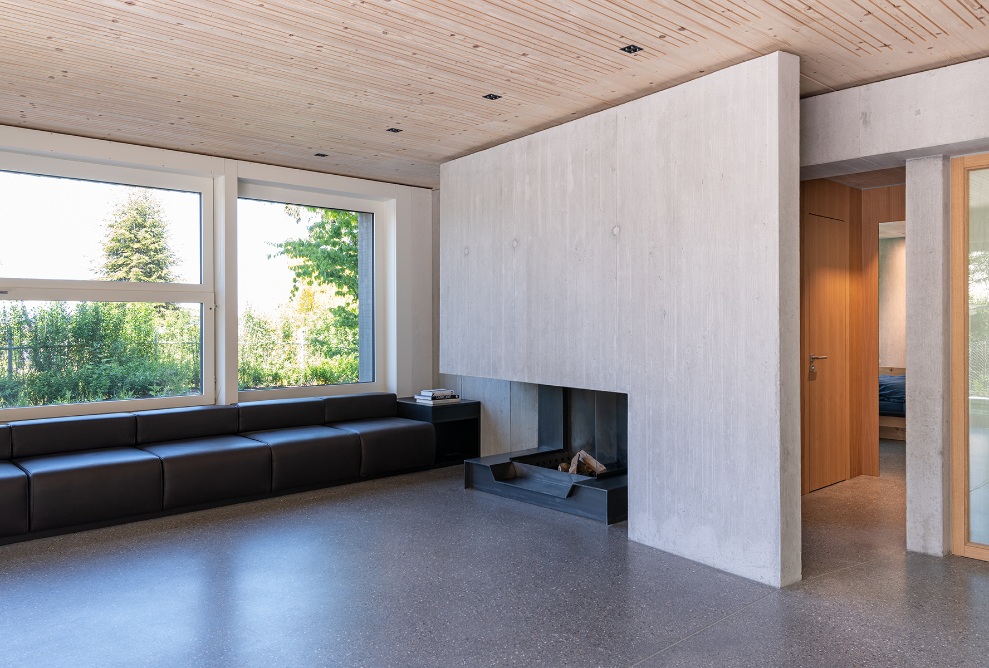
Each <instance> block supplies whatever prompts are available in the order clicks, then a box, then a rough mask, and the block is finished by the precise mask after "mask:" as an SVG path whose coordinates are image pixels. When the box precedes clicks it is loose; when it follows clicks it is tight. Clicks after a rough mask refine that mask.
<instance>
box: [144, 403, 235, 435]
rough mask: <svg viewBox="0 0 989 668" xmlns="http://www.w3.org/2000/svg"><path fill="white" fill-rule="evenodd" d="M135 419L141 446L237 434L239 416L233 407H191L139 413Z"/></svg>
mask: <svg viewBox="0 0 989 668" xmlns="http://www.w3.org/2000/svg"><path fill="white" fill-rule="evenodd" d="M134 416H135V417H136V418H137V443H138V444H139V445H140V444H144V443H158V442H161V441H179V440H182V439H185V438H203V437H206V436H222V435H224V434H236V433H237V428H238V416H239V413H238V411H237V407H236V406H192V407H189V408H166V409H163V410H157V411H141V412H140V413H135V414H134Z"/></svg>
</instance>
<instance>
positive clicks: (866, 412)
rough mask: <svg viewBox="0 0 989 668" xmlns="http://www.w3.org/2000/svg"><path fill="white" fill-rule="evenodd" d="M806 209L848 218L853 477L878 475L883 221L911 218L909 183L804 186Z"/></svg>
mask: <svg viewBox="0 0 989 668" xmlns="http://www.w3.org/2000/svg"><path fill="white" fill-rule="evenodd" d="M801 197H802V198H803V199H802V205H801V206H802V208H803V209H804V210H805V211H808V212H810V213H814V214H817V215H820V216H825V217H828V218H835V219H838V220H847V221H848V222H849V272H850V274H851V276H850V278H851V281H850V294H849V337H848V340H849V344H850V345H849V370H850V374H849V389H848V401H849V406H850V413H849V414H850V416H851V417H850V420H851V422H850V434H851V444H850V448H849V477H852V478H854V477H855V476H858V475H874V476H875V475H879V447H878V444H879V413H878V407H877V399H876V397H877V396H878V395H879V308H878V305H879V228H878V225H879V223H888V222H893V221H900V220H905V219H906V186H904V185H894V186H887V187H882V188H870V189H867V190H859V189H857V188H852V187H849V186H847V185H844V184H842V183H837V182H835V181H830V180H825V179H821V180H815V181H805V182H803V183H802V184H801Z"/></svg>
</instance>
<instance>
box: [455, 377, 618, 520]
mask: <svg viewBox="0 0 989 668" xmlns="http://www.w3.org/2000/svg"><path fill="white" fill-rule="evenodd" d="M537 400H538V402H539V403H538V407H537V417H538V421H537V425H536V427H537V448H536V449H532V450H523V451H521V452H510V453H505V454H501V455H491V456H488V457H478V458H476V459H468V460H467V461H465V462H464V485H465V486H466V487H468V488H474V489H479V490H482V491H485V492H490V493H493V494H498V495H499V496H505V497H509V498H513V499H517V500H519V501H525V502H528V503H534V504H537V505H541V506H545V507H547V508H554V509H556V510H561V511H563V512H567V513H572V514H575V515H582V516H584V517H590V518H593V519H598V520H602V521H605V522H607V523H609V524H610V523H612V522H618V521H621V520H624V519H625V518H626V517H627V516H628V395H625V394H619V393H616V392H604V391H600V390H587V389H579V388H572V387H557V386H552V385H540V386H538V393H537Z"/></svg>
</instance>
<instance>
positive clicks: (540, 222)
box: [440, 54, 800, 585]
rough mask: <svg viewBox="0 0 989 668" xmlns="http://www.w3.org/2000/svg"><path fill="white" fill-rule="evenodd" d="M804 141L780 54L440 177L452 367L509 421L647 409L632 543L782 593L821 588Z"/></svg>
mask: <svg viewBox="0 0 989 668" xmlns="http://www.w3.org/2000/svg"><path fill="white" fill-rule="evenodd" d="M797 136H798V63H797V59H796V57H794V56H790V55H788V54H773V55H771V56H766V57H764V58H759V59H756V60H753V61H750V62H748V63H744V64H742V65H738V66H735V67H732V68H729V69H726V70H723V71H721V72H718V73H715V74H713V75H710V76H707V77H704V78H702V79H699V80H696V81H693V82H690V83H687V84H684V85H682V86H679V87H676V88H673V89H670V90H667V91H663V92H660V93H657V94H655V95H651V96H649V97H647V98H643V99H640V100H637V101H635V102H631V103H628V104H626V105H622V106H621V107H617V108H615V109H611V110H608V111H605V112H602V113H599V114H595V115H593V116H589V117H586V118H583V119H580V120H577V121H574V122H572V123H568V124H566V125H563V126H559V127H557V128H553V129H551V130H547V131H544V132H540V133H538V134H536V135H532V136H529V137H526V138H523V139H520V140H517V141H514V142H510V143H508V144H504V145H502V146H498V147H495V148H493V149H489V150H487V151H483V152H481V153H477V154H474V155H471V156H468V157H466V158H461V159H459V160H456V161H453V162H451V163H447V164H446V165H444V166H443V168H442V172H441V183H442V187H441V207H440V213H441V227H440V261H441V277H440V278H441V281H440V314H441V318H440V371H441V372H443V373H445V374H457V375H461V376H465V377H464V378H462V379H461V383H462V386H461V389H462V394H464V396H468V394H469V393H471V392H474V393H489V394H493V395H496V396H497V398H498V400H497V402H496V405H497V406H499V407H501V406H505V405H506V401H507V405H509V406H510V407H511V406H512V405H513V404H514V403H515V402H514V400H513V397H514V396H515V395H516V392H517V393H518V396H519V397H521V396H522V395H523V393H524V392H525V391H526V387H525V385H519V383H548V384H554V385H567V386H572V387H586V388H592V389H601V390H612V391H619V392H627V393H628V394H629V460H630V467H629V468H630V481H629V493H630V502H629V535H630V537H631V538H633V539H634V540H637V541H640V542H643V543H646V544H649V545H653V546H655V547H658V548H661V549H664V550H667V551H670V552H673V553H676V554H680V555H683V556H686V557H688V558H691V559H695V560H697V561H701V562H704V563H707V564H711V565H713V566H716V567H718V568H722V569H725V570H728V571H731V572H734V573H738V574H740V575H744V576H746V577H750V578H753V579H756V580H759V581H762V582H767V583H770V584H775V585H785V584H788V583H790V582H794V581H796V580H798V579H799V577H800V498H799V449H800V441H799V401H798V399H799V382H798V380H799V379H798V367H797V363H798V357H799V355H798V348H799V330H798V317H797V315H798V314H797V310H798V303H799V299H798V297H799V295H798V292H797V291H798V286H799V277H798V273H797V272H798V264H797V259H798V237H797V234H798V199H797V198H798V177H797V174H798V153H797ZM478 377H482V378H499V379H501V380H500V381H494V380H489V381H479V380H478ZM440 378H441V379H442V378H450V376H442V375H441V376H440ZM510 381H514V383H513V382H510ZM473 385H478V386H479V387H478V388H474V387H472V386H473ZM513 385H516V386H517V390H516V391H513ZM509 410H510V411H511V408H510V409H509ZM520 419H521V418H520ZM495 420H496V421H497V422H498V424H499V425H504V424H505V417H504V416H502V415H499V416H495ZM508 425H509V428H508V429H507V430H506V429H505V428H504V427H503V426H502V427H500V431H502V432H506V433H505V434H496V435H495V437H494V438H492V439H491V440H492V441H496V442H502V441H503V440H504V438H506V437H507V438H509V439H511V438H513V437H514V436H515V432H522V431H523V430H521V429H519V430H516V429H514V428H513V427H514V422H513V421H512V420H511V417H509V420H508ZM510 447H511V446H510Z"/></svg>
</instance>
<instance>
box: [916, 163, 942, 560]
mask: <svg viewBox="0 0 989 668" xmlns="http://www.w3.org/2000/svg"><path fill="white" fill-rule="evenodd" d="M950 175H951V170H950V164H949V161H948V159H947V158H946V157H944V156H940V155H937V156H931V157H927V158H917V159H915V160H907V352H906V360H907V441H906V452H907V549H908V550H910V551H913V552H923V553H925V554H932V555H936V556H943V555H945V554H947V553H948V551H949V548H950V545H951V516H950V513H951V487H950V480H951V430H950V428H949V427H950V415H951V394H950V388H951V324H950V310H949V307H950V292H949V285H950V284H949V279H950V253H949V249H950V246H949V241H950V240H949V230H950V223H951V192H950Z"/></svg>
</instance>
